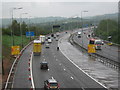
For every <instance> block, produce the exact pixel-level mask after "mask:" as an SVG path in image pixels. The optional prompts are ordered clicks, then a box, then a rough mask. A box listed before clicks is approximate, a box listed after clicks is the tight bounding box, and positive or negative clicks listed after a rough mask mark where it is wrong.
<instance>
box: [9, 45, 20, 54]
mask: <svg viewBox="0 0 120 90" xmlns="http://www.w3.org/2000/svg"><path fill="white" fill-rule="evenodd" d="M18 54H20V46H12V47H11V55H18Z"/></svg>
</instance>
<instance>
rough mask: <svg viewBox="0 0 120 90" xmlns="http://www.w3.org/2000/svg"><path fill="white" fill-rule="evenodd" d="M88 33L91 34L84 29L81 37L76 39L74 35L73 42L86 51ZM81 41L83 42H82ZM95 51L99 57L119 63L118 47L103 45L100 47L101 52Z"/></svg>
mask: <svg viewBox="0 0 120 90" xmlns="http://www.w3.org/2000/svg"><path fill="white" fill-rule="evenodd" d="M79 31H81V30H79ZM90 33H91V32H90V30H89V29H86V30H84V31H83V34H82V35H83V37H81V38H78V37H77V35H76V34H74V36H73V40H74V41H75V42H76V43H78V44H81V45H82V46H83V47H84V48H86V49H87V45H88V41H89V38H88V37H87V36H88V35H89V34H90ZM82 38H83V39H82ZM82 40H83V42H82ZM96 51H97V52H96V53H97V54H99V55H101V56H104V57H106V58H108V59H110V60H113V61H116V62H119V61H118V47H117V46H108V45H106V44H104V45H102V50H96Z"/></svg>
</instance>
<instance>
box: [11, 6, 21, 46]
mask: <svg viewBox="0 0 120 90" xmlns="http://www.w3.org/2000/svg"><path fill="white" fill-rule="evenodd" d="M19 9H22V7H20V8H16V7H14V8H12V9H11V11H12V21H11V22H12V23H13V11H14V10H19ZM11 36H12V46H14V30H13V26H11Z"/></svg>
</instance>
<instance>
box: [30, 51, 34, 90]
mask: <svg viewBox="0 0 120 90" xmlns="http://www.w3.org/2000/svg"><path fill="white" fill-rule="evenodd" d="M32 58H33V52H32V54H31V60H30V69H31V72H30V73H31V82H32V88H33V90H35V85H34V80H33V73H32Z"/></svg>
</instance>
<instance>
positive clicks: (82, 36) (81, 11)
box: [81, 11, 88, 47]
mask: <svg viewBox="0 0 120 90" xmlns="http://www.w3.org/2000/svg"><path fill="white" fill-rule="evenodd" d="M83 12H88V11H81V22H82V47H83V19H82V13H83Z"/></svg>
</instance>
